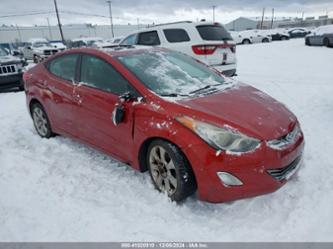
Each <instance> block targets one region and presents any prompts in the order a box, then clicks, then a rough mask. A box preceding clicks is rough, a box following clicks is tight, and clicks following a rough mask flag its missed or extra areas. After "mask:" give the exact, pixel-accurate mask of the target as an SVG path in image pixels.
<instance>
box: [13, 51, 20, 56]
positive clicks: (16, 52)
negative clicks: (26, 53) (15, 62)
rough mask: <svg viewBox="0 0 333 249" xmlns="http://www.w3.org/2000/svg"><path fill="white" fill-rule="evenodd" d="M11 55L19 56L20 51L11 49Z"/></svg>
mask: <svg viewBox="0 0 333 249" xmlns="http://www.w3.org/2000/svg"><path fill="white" fill-rule="evenodd" d="M13 55H14V56H19V55H21V54H20V52H19V51H17V50H14V51H13Z"/></svg>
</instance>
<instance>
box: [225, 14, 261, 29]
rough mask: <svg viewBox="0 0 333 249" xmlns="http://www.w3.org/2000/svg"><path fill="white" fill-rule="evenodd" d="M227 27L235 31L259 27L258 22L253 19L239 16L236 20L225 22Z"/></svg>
mask: <svg viewBox="0 0 333 249" xmlns="http://www.w3.org/2000/svg"><path fill="white" fill-rule="evenodd" d="M225 27H226V28H227V29H228V30H233V31H242V30H247V29H256V28H257V22H256V21H253V20H251V19H248V18H243V17H240V18H237V19H235V20H234V21H232V22H230V23H227V24H225Z"/></svg>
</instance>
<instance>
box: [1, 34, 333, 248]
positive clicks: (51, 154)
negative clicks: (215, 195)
mask: <svg viewBox="0 0 333 249" xmlns="http://www.w3.org/2000/svg"><path fill="white" fill-rule="evenodd" d="M237 56H238V74H239V76H238V79H239V80H241V81H243V82H246V83H249V84H252V85H254V86H255V87H257V88H259V89H261V90H263V91H265V92H267V93H268V94H270V95H272V96H274V97H275V98H277V99H278V100H280V101H282V102H284V103H285V104H286V105H287V106H288V107H289V108H290V109H291V110H292V111H293V112H294V113H295V114H296V115H297V116H298V118H299V120H300V122H301V124H302V128H303V131H304V133H305V137H306V149H305V155H304V159H305V160H304V166H303V168H301V170H300V171H299V173H298V175H297V176H296V177H295V178H293V180H292V181H290V182H289V183H288V184H287V185H285V186H284V187H283V188H282V189H280V190H278V191H277V192H275V193H273V194H269V195H266V196H261V197H257V198H252V199H246V200H241V201H236V202H233V203H225V204H209V203H204V202H200V201H198V200H197V199H196V198H195V197H191V198H189V199H188V200H187V201H186V202H185V203H184V204H182V205H177V204H175V203H172V202H170V201H168V199H167V198H166V197H165V196H164V195H163V194H160V193H158V192H157V191H156V190H154V189H153V187H152V184H151V183H150V179H149V175H148V174H147V173H146V174H141V173H138V172H135V171H134V170H132V169H131V168H129V167H127V166H125V165H122V164H120V163H118V162H117V161H115V160H114V159H112V158H110V157H109V156H106V155H104V154H102V153H100V152H97V151H96V150H94V149H91V148H89V147H87V146H84V145H82V144H80V143H77V142H75V141H73V140H71V139H68V138H64V137H59V136H58V137H55V138H52V139H49V140H47V139H41V138H39V137H38V136H37V134H36V132H35V130H34V128H33V125H32V122H31V120H30V117H29V115H28V112H27V110H26V106H25V96H24V94H23V93H22V92H20V93H2V94H0V130H1V133H2V134H1V135H0V241H78V240H80V241H151V240H153V241H155V240H158V241H170V240H172V241H191V240H195V241H332V240H333V159H332V153H333V141H332V140H333V135H332V134H333V97H332V96H333V49H328V48H323V47H306V46H304V41H303V39H300V40H291V41H285V42H273V43H269V44H256V45H249V46H238V47H237Z"/></svg>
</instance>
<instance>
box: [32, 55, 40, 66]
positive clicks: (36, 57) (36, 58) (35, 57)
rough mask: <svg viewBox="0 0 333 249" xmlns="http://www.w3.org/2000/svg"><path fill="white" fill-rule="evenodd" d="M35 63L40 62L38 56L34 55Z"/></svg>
mask: <svg viewBox="0 0 333 249" xmlns="http://www.w3.org/2000/svg"><path fill="white" fill-rule="evenodd" d="M33 61H34V63H35V64H37V63H38V62H39V59H38V56H37V55H35V54H34V56H33Z"/></svg>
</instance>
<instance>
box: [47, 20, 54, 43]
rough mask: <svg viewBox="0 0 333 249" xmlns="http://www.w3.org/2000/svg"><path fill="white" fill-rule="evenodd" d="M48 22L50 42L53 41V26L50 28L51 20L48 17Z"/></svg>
mask: <svg viewBox="0 0 333 249" xmlns="http://www.w3.org/2000/svg"><path fill="white" fill-rule="evenodd" d="M46 20H47V26H48V27H49V34H50V40H53V37H52V31H51V26H50V20H49V18H48V17H46Z"/></svg>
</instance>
